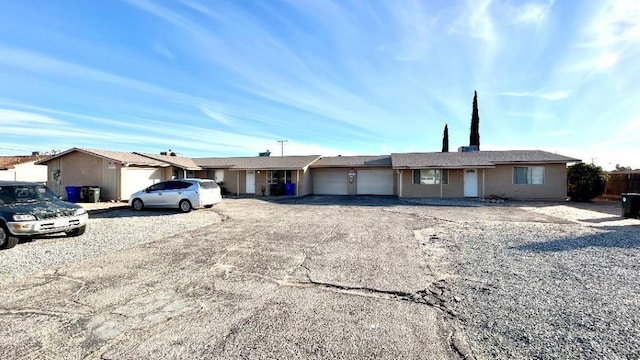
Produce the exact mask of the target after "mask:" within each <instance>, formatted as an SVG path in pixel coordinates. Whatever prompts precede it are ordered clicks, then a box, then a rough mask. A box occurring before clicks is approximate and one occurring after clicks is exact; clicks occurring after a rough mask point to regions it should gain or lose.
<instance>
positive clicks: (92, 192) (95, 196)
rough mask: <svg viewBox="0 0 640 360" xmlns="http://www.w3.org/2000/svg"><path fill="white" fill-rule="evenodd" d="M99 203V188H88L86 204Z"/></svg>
mask: <svg viewBox="0 0 640 360" xmlns="http://www.w3.org/2000/svg"><path fill="white" fill-rule="evenodd" d="M99 201H100V188H99V187H90V188H89V199H88V201H87V202H91V203H97V202H99Z"/></svg>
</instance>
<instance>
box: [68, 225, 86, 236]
mask: <svg viewBox="0 0 640 360" xmlns="http://www.w3.org/2000/svg"><path fill="white" fill-rule="evenodd" d="M85 230H87V225H82V226H80V227H79V228H77V229H73V230H71V231H67V232H66V234H67V236H80V235H82V234H84V231H85Z"/></svg>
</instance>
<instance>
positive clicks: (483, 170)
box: [482, 169, 515, 199]
mask: <svg viewBox="0 0 640 360" xmlns="http://www.w3.org/2000/svg"><path fill="white" fill-rule="evenodd" d="M485 170H487V169H482V198H483V199H484V198H485V194H484V173H485ZM514 171H515V170H514Z"/></svg>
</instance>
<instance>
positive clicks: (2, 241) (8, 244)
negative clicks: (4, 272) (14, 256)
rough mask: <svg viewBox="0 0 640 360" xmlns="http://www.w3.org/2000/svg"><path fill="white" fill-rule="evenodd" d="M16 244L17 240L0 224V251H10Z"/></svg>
mask: <svg viewBox="0 0 640 360" xmlns="http://www.w3.org/2000/svg"><path fill="white" fill-rule="evenodd" d="M17 244H18V238H17V237H15V236H11V233H9V230H7V226H6V225H5V224H0V250H4V249H11V248H12V247H14V246H16V245H17Z"/></svg>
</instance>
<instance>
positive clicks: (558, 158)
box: [391, 150, 580, 169]
mask: <svg viewBox="0 0 640 360" xmlns="http://www.w3.org/2000/svg"><path fill="white" fill-rule="evenodd" d="M391 159H392V163H393V168H394V169H399V168H464V167H494V166H495V165H497V164H515V163H568V162H577V161H580V160H579V159H574V158H571V157H567V156H563V155H558V154H554V153H550V152H546V151H541V150H508V151H474V152H446V153H443V152H433V153H401V154H391Z"/></svg>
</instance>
